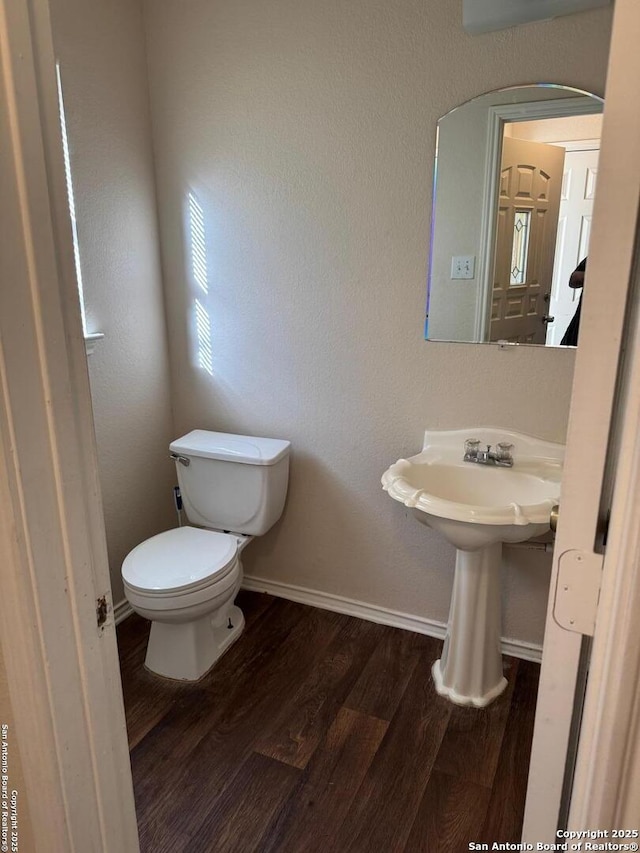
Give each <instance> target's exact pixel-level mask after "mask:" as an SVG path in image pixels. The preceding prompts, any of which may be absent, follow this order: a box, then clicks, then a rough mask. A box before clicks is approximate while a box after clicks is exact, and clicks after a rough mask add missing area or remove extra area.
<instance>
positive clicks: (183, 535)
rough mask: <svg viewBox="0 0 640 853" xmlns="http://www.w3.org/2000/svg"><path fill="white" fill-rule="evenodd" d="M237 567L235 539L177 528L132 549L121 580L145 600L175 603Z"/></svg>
mask: <svg viewBox="0 0 640 853" xmlns="http://www.w3.org/2000/svg"><path fill="white" fill-rule="evenodd" d="M237 566H238V540H237V539H236V537H235V536H232V535H230V534H228V533H217V532H214V531H212V530H202V529H200V528H198V527H177V528H176V529H174V530H167V531H165V532H164V533H159V534H158V535H157V536H152V537H151V538H150V539H147V540H146V541H145V542H142V543H141V544H140V545H138V546H137V547H136V548H134V549H133V551H131V553H130V554H128V556H127V557H126V558H125V561H124V563H123V565H122V578H123V580H124V583H125V586H126V587H128V589H130V590H132V591H134V592H137V593H139V594H141V595H143V596H144V597H145V598H147V597H149V598H172V599H175V598H176V597H180V596H183V595H190V594H191V593H194V592H197V591H199V590H202V589H205V588H208V587H212V586H215V585H217V584H218V583H220V582H221V581H223V580H224V579H225V578H226V577H227V576H228V575H229V574H231V573H234V569H236V567H237ZM223 585H224V586H226V584H223Z"/></svg>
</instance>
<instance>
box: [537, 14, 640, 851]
mask: <svg viewBox="0 0 640 853" xmlns="http://www.w3.org/2000/svg"><path fill="white" fill-rule="evenodd" d="M638 38H640V9H638V6H637V3H635V2H634V0H618V2H617V3H616V7H615V12H614V25H613V36H612V42H611V53H610V63H609V74H608V80H607V91H606V100H605V108H604V120H603V133H602V149H601V155H600V163H599V185H598V191H597V195H596V200H595V205H594V213H593V233H592V239H591V246H590V252H589V266H588V270H587V278H586V285H585V292H584V298H583V299H584V305H583V310H582V320H581V328H580V345H579V347H578V350H577V354H576V367H575V374H574V383H573V393H572V402H571V413H570V418H569V429H568V435H567V454H566V459H565V466H564V477H563V484H562V501H561V512H560V520H559V525H558V531H557V535H556V546H555V551H554V560H553V568H552V579H551V591H552V592H551V595H550V598H549V607H548V612H547V626H546V632H545V638H544V655H543V660H542V669H541V677H540V689H539V693H538V705H537V710H536V724H535V731H534V739H533V748H532V754H531V764H530V768H529V785H528V790H527V802H526V809H525V817H524V828H523V836H522V839H523V841H524V842H527V843H534V844H535V843H536V842H541V843H553V842H555V841H557V838H556V830H557V827H558V823H559V821H560V807H561V803H562V802H563V787H564V786H565V771H566V770H567V766H566V765H567V760H568V751H569V744H570V739H571V732H572V724H573V721H574V716H573V715H574V710H576V709H575V708H574V702H575V692H576V686H577V683H578V669H579V665H580V652H581V645H582V638H581V636H580V635H579V634H576V633H573V632H570V631H567V630H566V629H563V628H561V627H560V626H559V625H558V623H557V622H556V620H555V618H554V594H553V591H555V589H556V587H557V582H558V565H559V561H560V559H561V557H562V555H563V554H564V553H566V552H568V551H572V550H575V551H578V552H585V553H589V552H591V551H593V549H594V546H595V542H596V536H597V531H598V530H599V526H600V524H601V521H602V519H601V515H602V506H601V496H602V491H603V484H604V482H605V465H606V462H607V456H608V454H610V453H611V452H612V450H611V447H610V445H609V438H610V429H611V426H612V423H615V419H614V418H615V414H616V413H615V411H614V401H615V397H614V395H615V389H616V380H617V374H618V366H619V357H620V350H621V341H622V337H623V330H624V314H625V306H626V301H627V292H628V288H629V282H630V280H631V274H632V269H633V264H634V254H635V251H634V250H635V245H636V228H637V222H638V201H639V198H640V157H639V156H638V154H639V152H640V115H639V114H638V113H637V111H636V110H635V109H634V107H633V105H632V104H631V102H630V101H629V97H628V93H629V91H630V87H631V88H633V84H634V83H636V84H638V83H640V54H639V53H638V50H637V44H638ZM604 330H606V332H605V331H604ZM632 350H633V348H632ZM639 364H640V349H637V348H636V349H635V350H633V351H630V352H629V354H628V358H627V363H626V367H625V369H626V371H629V375H634V374H635V372H636V371H637V370H638V365H639ZM634 405H635V403H634V397H633V395H632V394H630V395H628V397H627V401H626V409H625V407H624V406H623V407H620V408H619V409H618V415H619V416H620V413H621V412H622V413H623V414H622V417H624V418H626V419H628V418H629V417H631V416H633V406H634ZM624 435H625V439H624V441H623V443H622V445H621V446H622V449H621V450H620V453H619V456H618V462H617V464H618V485H617V487H616V494H615V505H614V513H613V514H612V517H611V532H610V536H611V537H617V539H615V538H611V540H610V542H609V544H608V550H609V553H608V554H607V555H606V558H605V561H604V576H605V577H604V585H603V589H602V595H601V598H600V603H599V607H598V613H597V617H596V627H595V636H594V651H593V660H592V666H591V671H590V673H589V680H588V690H587V698H586V702H585V704H584V708H583V709H582V710H583V714H584V715H583V718H582V727H581V728H579V729H578V731H579V732H580V733H581V742H580V746H579V754H578V763H577V774H576V777H575V787H574V790H573V792H572V795H571V798H570V805H571V811H570V821H571V823H572V826H574V827H575V828H579V829H607V828H620V827H619V826H618V825H617V824H615V825H614V826H609V825H608V822H609V820H610V819H612V818H613V816H614V810H613V809H612V808H611V807H610V806H609V807H608V806H607V802H609V803H610V801H611V792H613V791H614V790H615V791H616V796H617V798H618V803H619V805H618V809H621V808H622V806H621V805H620V804H621V803H623V802H627V798H628V795H629V793H630V792H632V791H633V786H634V785H635V786H636V788H635V790H636V791H637V786H638V784H639V781H640V775H638V774H636V775H635V776H633V775H630V776H625V774H627V772H628V770H627V767H626V765H625V764H624V763H623V761H622V758H623V756H622V755H620V752H619V750H618V753H617V754H616V753H615V750H614V751H610V747H611V746H612V744H613V743H614V741H615V736H614V734H613V733H614V731H615V730H616V729H617V727H618V726H620V727H621V728H620V731H621V732H623V733H627V732H629V733H630V734H632V735H633V738H634V739H635V743H634V740H633V739H632V740H631V741H630V742H629V743H627V744H626V747H625V748H626V754H627V755H632V754H633V751H634V750H636V752H635V754H636V756H637V754H638V749H639V748H640V732H639V731H638V729H637V728H636V730H635V731H631V730H630V729H629V728H628V727H629V717H628V711H629V707H628V701H629V696H628V687H627V688H626V690H627V694H626V698H625V688H624V685H623V684H622V683H621V682H620V681H619V678H620V667H623V668H624V667H627V666H629V667H630V669H631V672H633V676H632V678H633V679H634V686H635V688H636V689H637V683H636V682H635V679H636V678H637V673H638V666H640V653H639V652H638V646H637V642H636V645H635V647H634V645H633V642H634V639H636V638H637V627H634V626H632V625H631V624H629V621H628V611H627V610H626V608H627V606H628V599H627V600H625V599H624V598H623V597H622V595H621V591H622V590H625V591H626V593H628V594H629V595H631V596H632V599H633V596H635V597H636V599H637V600H640V597H639V596H638V590H637V589H634V587H633V584H632V578H633V575H634V574H635V573H636V564H635V562H634V561H635V560H637V558H638V550H637V542H634V539H633V536H632V533H633V527H632V525H633V523H634V519H636V521H635V524H637V518H638V514H637V513H638V507H637V505H636V504H637V501H638V495H637V493H636V494H634V493H633V491H632V490H631V489H630V488H628V485H627V486H625V483H627V481H628V477H629V475H630V473H631V470H632V469H633V466H634V465H635V464H636V462H637V460H636V458H635V456H634V453H635V452H636V451H637V447H638V444H637V442H638V423H637V421H635V422H632V423H631V424H629V425H627V427H626V432H625V433H624ZM625 488H627V491H626V492H625V491H624V489H625ZM636 488H637V487H636ZM621 490H622V491H621ZM614 515H615V518H614ZM630 525H631V526H630ZM635 534H636V535H637V527H636V528H635ZM625 537H626V538H625ZM612 551H613V555H612ZM621 557H623V559H620V558H621ZM634 616H635V618H636V620H637V611H636V612H635V614H634ZM625 617H627V618H626V620H625ZM614 635H617V636H616V639H617V641H618V642H619V645H617V646H614V645H612V643H611V639H612V637H613V636H614ZM634 666H635V667H636V668H635V670H634ZM579 704H580V703H578V705H579ZM605 708H606V714H604V709H605ZM578 710H579V709H578ZM623 710H625V711H626V713H627V716H626V717H625V714H623V713H622V711H623ZM605 717H606V719H605ZM612 738H613V740H612ZM617 745H618V747H619V746H620V743H617ZM605 763H607V768H606V769H608V770H609V771H610V774H609V775H602V776H601V778H600V780H598V779H597V773H598V772H599V771H602V770H603V769H604V765H605ZM637 770H638V771H640V767H638V768H637ZM570 777H571V774H570V772H569V773H568V778H569V779H570ZM625 789H626V790H625ZM569 790H570V786H569ZM565 791H566V788H565ZM565 798H566V794H565ZM567 799H568V798H567ZM635 817H636V820H635V823H634V826H630V827H629V828H630V829H635V828H637V826H636V824H637V818H638V814H637V803H636V814H635ZM601 819H602V820H604V821H605V823H604V825H603V824H601V823H599V820H601Z"/></svg>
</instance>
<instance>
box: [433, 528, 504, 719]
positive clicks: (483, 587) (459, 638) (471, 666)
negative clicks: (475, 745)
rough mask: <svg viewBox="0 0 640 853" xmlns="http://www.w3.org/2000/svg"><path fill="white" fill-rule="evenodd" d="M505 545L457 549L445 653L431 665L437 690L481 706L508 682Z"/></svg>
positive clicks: (442, 694) (497, 693)
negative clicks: (503, 627)
mask: <svg viewBox="0 0 640 853" xmlns="http://www.w3.org/2000/svg"><path fill="white" fill-rule="evenodd" d="M501 562H502V545H501V544H500V543H496V544H494V545H488V546H487V547H485V548H480V549H478V550H477V551H462V550H458V552H457V555H456V573H455V578H454V582H453V594H452V597H451V609H450V612H449V624H448V628H447V636H446V638H445V641H444V648H443V650H442V657H441V658H440V660H437V661H436V662H435V663H434V665H433V668H432V675H433V680H434V684H435V688H436V690H437V692H438V693H439V694H440V695H441V696H446V697H447V698H448V699H449V700H450V701H451V702H455V703H456V704H457V705H473V706H475V707H477V708H483V707H484V706H485V705H488V704H489V703H490V702H493V700H494V699H495V698H496V697H497V696H499V695H500V694H501V693H502V691H503V690H504V689H505V687H506V686H507V679H506V678H505V677H504V675H503V674H502V652H501V649H500V621H501V620H500V603H501V595H500V566H501Z"/></svg>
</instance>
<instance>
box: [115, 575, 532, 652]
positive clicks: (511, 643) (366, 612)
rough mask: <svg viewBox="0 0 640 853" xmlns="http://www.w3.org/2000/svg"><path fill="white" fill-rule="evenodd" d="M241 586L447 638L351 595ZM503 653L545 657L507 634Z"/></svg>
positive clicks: (426, 623)
mask: <svg viewBox="0 0 640 853" xmlns="http://www.w3.org/2000/svg"><path fill="white" fill-rule="evenodd" d="M242 588H243V589H247V590H251V591H252V592H266V593H268V594H269V595H274V596H276V597H277V598H286V599H288V600H289V601H297V602H299V603H300V604H308V605H310V606H311V607H319V608H320V609H321V610H332V611H334V612H335V613H345V614H346V615H347V616H356V617H357V618H358V619H366V620H367V621H368V622H377V623H379V624H380V625H390V626H392V627H393V628H404V630H406V631H415V632H416V633H417V634H426V635H427V636H428V637H436V638H437V639H439V640H443V639H444V636H445V633H446V631H447V626H446V624H445V623H444V622H438V621H436V620H434V619H427V618H425V617H424V616H413V615H411V614H410V613H400V612H399V611H397V610H390V609H389V608H388V607H380V606H379V605H377V604H366V603H365V602H363V601H355V600H353V599H351V598H344V597H343V596H341V595H333V594H332V593H329V592H319V591H318V590H315V589H307V588H306V587H303V586H295V585H294V584H288V583H281V582H280V581H271V580H265V579H264V578H257V577H252V576H248V575H245V577H244V580H243V583H242ZM123 618H124V617H123ZM502 653H503V654H505V655H511V657H514V658H521V659H522V660H530V661H534V662H535V663H540V661H541V660H542V646H539V645H537V644H536V643H524V642H522V641H521V640H510V639H506V638H504V637H503V638H502Z"/></svg>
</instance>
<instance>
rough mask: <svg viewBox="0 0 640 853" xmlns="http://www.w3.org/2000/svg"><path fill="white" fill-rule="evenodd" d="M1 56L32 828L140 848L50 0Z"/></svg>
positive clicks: (15, 746) (24, 5) (2, 580)
mask: <svg viewBox="0 0 640 853" xmlns="http://www.w3.org/2000/svg"><path fill="white" fill-rule="evenodd" d="M0 60H1V61H0V140H1V142H0V184H1V185H2V187H3V198H2V204H3V216H2V219H1V220H0V280H1V281H2V282H4V283H5V284H6V285H8V283H9V282H10V286H3V287H2V288H0V584H1V587H2V604H3V606H2V618H1V619H0V646H1V647H2V652H3V657H4V662H5V669H6V679H7V687H8V692H9V698H10V704H11V711H12V714H11V718H12V719H13V720H14V726H13V728H14V729H15V730H12V732H11V734H10V738H9V741H10V746H11V750H12V751H14V750H15V753H16V759H15V760H16V763H19V764H20V765H21V766H22V771H23V778H24V784H25V790H24V791H18V795H19V798H18V803H19V817H20V818H21V819H22V820H23V821H24V830H23V832H21V833H20V834H21V835H24V838H25V839H26V838H27V837H28V834H29V832H30V833H31V835H32V837H33V839H34V844H35V850H36V851H43V853H44V851H49V850H60V851H62V850H67V851H83V853H85V851H86V853H93V851H96V853H98V851H114V850H119V851H126V853H137V851H138V850H139V845H138V834H137V825H136V815H135V806H134V799H133V786H132V780H131V767H130V763H129V750H128V743H127V732H126V724H125V717H124V707H123V701H122V684H121V680H120V671H119V664H118V654H117V647H116V639H115V626H114V620H113V608H112V602H111V591H110V582H109V569H108V562H107V551H106V537H105V529H104V518H103V512H102V503H101V497H100V485H99V480H98V467H97V458H96V447H95V437H94V428H93V417H92V410H91V396H90V389H89V378H88V373H87V362H86V354H85V343H84V337H83V331H82V322H81V318H80V303H79V297H78V290H77V285H76V279H75V269H74V261H73V246H72V238H71V223H70V218H69V212H68V203H67V195H66V183H65V174H64V165H63V155H62V144H61V134H60V124H59V115H58V101H57V92H56V76H55V62H54V50H53V43H52V35H51V23H50V19H49V6H48V2H47V0H0ZM27 824H30V826H27ZM18 828H19V830H20V825H19V827H18Z"/></svg>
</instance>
